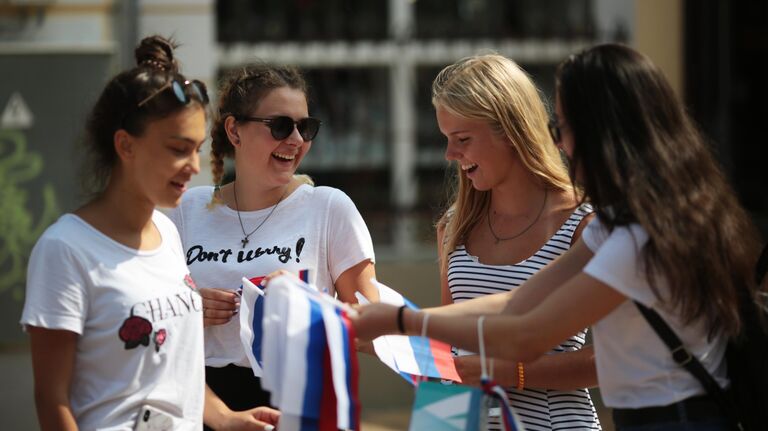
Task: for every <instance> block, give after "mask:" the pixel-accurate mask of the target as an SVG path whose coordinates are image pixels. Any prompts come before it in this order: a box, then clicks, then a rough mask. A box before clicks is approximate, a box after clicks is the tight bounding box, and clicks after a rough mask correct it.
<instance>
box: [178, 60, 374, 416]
mask: <svg viewBox="0 0 768 431" xmlns="http://www.w3.org/2000/svg"><path fill="white" fill-rule="evenodd" d="M319 128H320V121H319V120H317V119H315V118H312V117H310V116H309V113H308V105H307V85H306V83H305V81H304V78H303V77H302V75H301V74H300V72H299V71H298V70H296V69H294V68H291V67H280V66H269V65H263V64H259V65H252V66H248V67H245V68H243V69H241V70H238V71H236V72H234V73H233V74H231V75H230V76H229V77H228V78H227V80H226V82H225V84H224V86H223V88H222V90H221V93H220V97H219V106H218V114H217V117H216V119H215V123H214V126H213V128H212V130H211V138H212V142H211V158H212V162H211V163H212V167H213V177H214V183H215V184H219V183H220V182H221V181H222V177H223V174H224V159H225V158H231V159H234V169H235V179H234V180H233V181H232V182H230V183H228V184H226V185H223V186H221V187H220V188H219V187H196V188H193V189H191V190H189V191H188V192H187V193H186V194H185V195H184V199H183V200H182V203H181V205H180V206H179V207H178V208H176V210H175V211H174V212H173V213H172V214H171V217H172V219H173V220H174V221H175V223H176V225H177V226H178V228H179V232H180V233H181V239H182V243H183V246H184V253H185V256H186V258H187V264H188V265H189V269H190V271H191V272H192V276H193V277H195V280H196V281H197V283H198V285H199V286H201V289H200V290H201V292H202V295H203V306H204V317H205V324H206V329H205V344H206V365H207V368H206V379H207V382H208V385H209V386H210V387H211V389H212V390H213V391H214V392H215V393H216V394H218V395H219V396H220V397H221V398H222V399H223V400H224V402H226V404H227V405H228V406H229V407H230V408H235V409H243V408H249V407H252V406H257V405H268V404H269V396H268V393H266V392H264V391H262V390H261V386H260V380H259V379H258V378H256V377H254V370H252V369H251V368H250V364H249V362H248V359H247V357H246V353H245V351H244V349H243V347H242V344H241V342H240V323H239V319H238V318H237V317H235V318H233V316H235V314H236V313H237V310H238V306H239V304H238V301H239V296H238V289H239V288H240V286H241V284H242V283H241V278H242V277H247V278H250V279H252V280H254V281H255V282H256V283H258V281H259V280H260V279H261V278H262V277H264V276H266V275H268V274H270V273H271V272H273V271H276V270H287V271H289V272H292V273H294V274H299V273H302V274H306V276H307V277H306V279H307V280H308V281H309V282H310V283H312V284H314V285H316V286H318V287H319V288H320V289H323V290H325V291H327V292H328V293H329V294H332V295H333V294H337V295H338V297H339V298H340V299H341V300H343V301H346V302H356V300H355V292H361V293H362V294H364V295H365V296H366V297H368V298H377V294H376V293H375V291H374V290H373V287H372V286H370V283H369V280H370V279H371V278H372V277H374V275H375V273H374V266H373V262H374V254H373V245H372V242H371V238H370V234H369V233H368V229H367V227H366V225H365V223H364V222H363V219H362V217H361V216H360V214H359V212H358V211H357V209H356V208H355V205H354V204H353V203H352V201H351V200H350V199H349V197H347V195H345V194H344V193H343V192H341V191H340V190H337V189H333V188H330V187H314V186H313V184H312V183H311V181H310V180H309V179H308V178H307V177H305V176H300V175H295V174H296V170H297V169H298V167H299V164H300V163H301V161H302V159H303V158H304V156H305V155H306V154H307V152H308V151H309V149H310V148H311V147H312V139H314V137H315V136H316V135H317V133H318V131H319ZM255 371H256V373H257V374H258V373H259V372H260V370H255Z"/></svg>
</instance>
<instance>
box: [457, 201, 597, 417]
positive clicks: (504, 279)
mask: <svg viewBox="0 0 768 431" xmlns="http://www.w3.org/2000/svg"><path fill="white" fill-rule="evenodd" d="M591 212H592V207H591V206H590V205H589V204H583V205H581V206H579V207H578V208H576V210H575V211H574V212H573V213H572V214H571V216H570V217H568V220H566V221H565V223H563V225H562V226H560V228H559V229H558V230H557V232H556V233H555V234H554V235H553V236H552V238H550V239H549V241H547V242H546V243H545V244H544V245H543V246H542V247H541V248H540V249H539V250H538V251H537V252H536V253H534V254H533V256H531V257H529V258H527V259H525V260H523V261H521V262H519V263H516V264H513V265H485V264H482V263H480V261H479V260H478V258H477V257H475V256H472V255H470V254H469V253H467V250H466V248H465V246H464V245H460V246H458V247H456V249H455V250H454V251H453V252H451V254H450V255H449V256H448V287H449V289H450V291H451V298H452V299H453V302H455V303H457V302H462V301H466V300H468V299H472V298H476V297H479V296H483V295H490V294H494V293H500V292H506V291H509V290H511V289H513V288H515V287H517V286H519V285H521V284H522V283H523V282H525V281H526V280H528V279H529V278H530V277H531V276H532V275H533V274H535V273H536V272H538V271H539V270H540V269H541V268H543V267H544V266H545V265H547V264H548V263H550V262H552V261H553V260H555V258H556V257H558V256H560V255H561V254H563V253H565V251H566V250H568V249H569V248H570V247H571V241H572V239H573V234H574V232H575V231H576V228H577V227H578V226H579V223H581V220H582V219H583V218H584V217H585V216H587V215H588V214H590V213H591ZM586 334H587V329H584V330H583V331H580V332H579V333H578V334H575V335H574V336H572V337H571V338H569V339H568V340H566V341H565V342H563V343H562V344H560V345H559V346H557V347H556V348H555V349H553V350H552V352H553V353H556V352H565V351H574V350H578V349H580V348H581V347H583V346H584V341H585V338H586ZM506 390H507V395H508V396H509V401H510V403H511V404H512V408H514V409H515V412H516V413H517V414H518V416H519V417H520V419H521V420H522V421H523V424H524V426H525V429H526V430H528V431H539V430H541V431H549V430H600V429H601V428H600V421H599V420H598V418H597V412H596V411H595V407H594V405H593V404H592V399H591V398H590V396H589V392H588V391H587V390H586V389H579V390H574V391H559V390H553V389H527V388H526V389H523V390H522V391H519V390H517V389H516V388H506ZM488 429H489V430H501V429H502V427H501V424H500V421H499V417H491V418H490V420H489V424H488Z"/></svg>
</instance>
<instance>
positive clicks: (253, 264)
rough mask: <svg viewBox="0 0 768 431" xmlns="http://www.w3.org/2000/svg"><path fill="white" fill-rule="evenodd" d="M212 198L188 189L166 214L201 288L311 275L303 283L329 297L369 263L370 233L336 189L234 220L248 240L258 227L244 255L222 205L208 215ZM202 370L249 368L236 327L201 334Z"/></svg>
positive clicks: (306, 191) (293, 197) (302, 194)
mask: <svg viewBox="0 0 768 431" xmlns="http://www.w3.org/2000/svg"><path fill="white" fill-rule="evenodd" d="M212 194H213V187H211V186H202V187H195V188H192V189H190V190H188V191H187V192H186V193H184V196H183V198H182V202H181V205H179V206H178V207H176V208H174V209H173V210H171V211H170V212H169V216H170V218H171V220H173V221H174V223H176V226H177V227H178V229H179V233H180V234H181V242H182V244H183V245H184V250H185V255H186V259H187V260H186V261H187V265H188V266H189V269H190V271H191V273H192V276H193V277H194V278H195V281H196V282H197V284H198V286H199V287H216V288H224V289H232V290H237V289H239V288H240V286H241V285H242V282H241V279H242V277H247V278H254V277H262V276H265V275H267V274H269V273H271V272H273V271H275V270H278V269H285V270H287V271H290V272H293V273H295V274H298V272H299V271H302V270H309V283H310V284H314V285H315V286H317V287H318V288H320V289H326V290H327V291H328V293H329V294H331V295H333V294H334V293H335V290H334V283H335V281H336V279H337V278H338V277H339V276H340V275H341V274H342V273H344V271H346V270H348V269H349V268H351V267H353V266H355V265H357V264H358V263H360V262H363V261H366V260H370V261H371V262H373V261H374V253H373V243H372V241H371V235H370V233H369V232H368V228H367V227H366V225H365V222H364V221H363V218H362V217H361V216H360V213H359V212H358V211H357V208H355V205H354V203H353V202H352V200H351V199H349V197H348V196H347V195H346V194H344V193H343V192H342V191H340V190H338V189H334V188H331V187H312V186H310V185H307V184H303V185H301V186H299V187H298V188H297V189H296V190H294V191H293V193H291V194H290V195H289V196H287V197H286V198H285V199H284V200H283V201H282V202H280V203H278V206H277V208H276V209H274V212H272V210H273V208H274V207H270V208H264V209H261V210H258V211H242V212H240V217H241V218H242V222H243V227H244V228H245V231H246V232H251V231H252V230H253V229H255V228H256V226H259V224H260V223H262V222H264V224H263V225H262V226H261V227H260V228H259V229H257V230H256V232H254V233H253V234H252V235H250V237H249V242H248V244H247V245H246V246H245V248H243V245H242V243H241V242H240V241H241V240H242V239H243V237H244V235H243V232H242V229H241V227H240V221H239V220H238V217H237V212H236V211H235V210H233V209H231V208H229V207H228V206H226V205H215V206H214V207H212V208H208V206H209V205H208V204H209V203H210V202H211V196H212ZM270 213H272V214H271V215H269V214H270ZM266 217H269V219H267V220H266V221H265V218H266ZM205 363H206V365H209V366H212V367H223V366H226V365H228V364H235V365H239V366H242V367H250V364H249V362H248V358H247V357H246V354H245V350H244V349H243V346H242V343H241V342H240V321H239V319H237V318H234V319H232V320H230V321H229V323H226V324H224V325H217V326H211V327H207V328H205Z"/></svg>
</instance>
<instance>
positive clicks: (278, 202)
mask: <svg viewBox="0 0 768 431" xmlns="http://www.w3.org/2000/svg"><path fill="white" fill-rule="evenodd" d="M232 191H233V192H234V194H235V212H236V213H237V221H239V222H240V230H241V231H243V239H241V240H240V242H241V243H243V248H245V246H246V245H248V242H250V240H249V239H248V237H250V236H251V235H253V233H254V232H256V231H257V230H259V228H260V227H262V226H263V225H264V223H266V222H267V220H269V217H270V216H272V213H273V212H275V210H276V209H277V206H278V205H280V202H282V200H283V198H284V197H285V194H286V193H288V190H286V191H285V193H283V195H282V196H280V199H279V200H278V201H277V203H276V204H275V206H273V207H272V211H270V212H269V214H267V216H266V217H264V220H262V221H261V223H259V225H258V226H256V228H254V229H253V230H252V231H250V232H249V233H245V227H244V226H243V219H242V218H240V205H238V204H237V182H236V181H235V182H233V183H232Z"/></svg>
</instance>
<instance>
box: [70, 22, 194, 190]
mask: <svg viewBox="0 0 768 431" xmlns="http://www.w3.org/2000/svg"><path fill="white" fill-rule="evenodd" d="M176 46H177V45H176V44H175V43H174V42H173V41H172V40H169V39H166V38H163V37H162V36H149V37H146V38H144V39H143V40H142V41H141V43H140V44H139V46H138V47H137V48H136V50H135V51H134V56H135V58H136V67H134V68H132V69H129V70H126V71H124V72H122V73H120V74H118V75H117V76H115V77H113V78H112V79H111V80H110V81H109V82H108V83H107V85H106V87H105V88H104V90H103V91H102V92H101V95H100V96H99V98H98V100H97V101H96V104H95V105H94V106H93V108H92V110H91V112H90V114H89V116H88V120H87V123H86V127H85V132H86V137H85V142H84V145H85V152H86V161H85V166H84V168H83V170H82V174H81V176H82V178H81V183H82V185H83V188H84V190H85V192H86V193H87V194H89V195H91V196H93V195H96V194H99V193H101V192H102V191H103V190H104V188H105V187H106V185H107V182H108V181H109V178H110V176H111V175H112V169H113V168H114V166H115V163H117V153H116V152H115V147H114V142H113V141H114V136H115V132H117V131H118V130H120V129H124V130H126V131H127V132H128V133H130V134H131V135H134V136H141V134H142V133H144V130H145V128H146V126H147V124H148V123H149V122H150V121H154V120H158V119H162V118H166V117H168V116H169V115H172V114H174V113H176V112H178V111H180V110H182V109H184V107H185V105H182V104H180V103H179V101H178V99H177V98H176V97H175V96H174V95H173V92H172V91H162V92H161V93H158V94H157V95H156V96H155V97H152V98H151V99H150V100H149V101H147V102H146V103H145V104H143V105H142V106H141V107H139V106H138V104H139V102H141V101H142V100H144V99H145V98H147V97H148V96H150V95H152V94H154V93H156V92H157V91H158V90H159V89H161V88H163V86H165V85H166V84H167V83H168V82H169V81H171V80H174V79H175V80H178V81H181V82H184V81H186V80H187V79H186V78H185V77H184V75H182V74H181V73H180V72H179V65H178V62H177V61H176V59H175V58H174V55H173V50H174V49H175V48H176ZM184 93H185V94H186V96H187V99H188V100H193V101H195V102H196V103H199V104H200V105H202V106H204V105H205V104H206V101H204V100H200V97H199V96H198V94H197V93H196V92H195V91H193V90H192V88H190V86H185V87H184Z"/></svg>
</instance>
